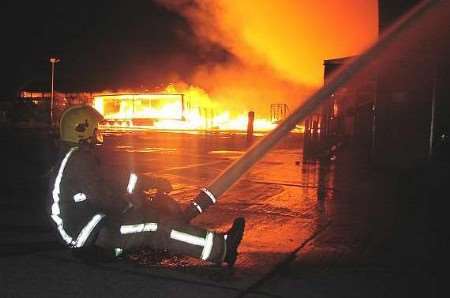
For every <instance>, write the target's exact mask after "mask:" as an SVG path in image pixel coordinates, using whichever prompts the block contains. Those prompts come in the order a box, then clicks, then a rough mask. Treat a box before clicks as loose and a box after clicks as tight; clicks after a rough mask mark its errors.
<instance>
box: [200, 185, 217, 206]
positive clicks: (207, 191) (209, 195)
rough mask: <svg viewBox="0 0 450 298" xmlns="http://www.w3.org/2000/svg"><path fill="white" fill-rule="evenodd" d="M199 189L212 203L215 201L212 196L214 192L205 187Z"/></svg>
mask: <svg viewBox="0 0 450 298" xmlns="http://www.w3.org/2000/svg"><path fill="white" fill-rule="evenodd" d="M200 190H201V191H203V192H204V193H205V194H206V195H207V196H208V197H209V198H210V199H211V202H213V204H215V203H216V197H215V196H214V194H213V193H212V192H210V191H209V190H207V189H206V188H202V189H200Z"/></svg>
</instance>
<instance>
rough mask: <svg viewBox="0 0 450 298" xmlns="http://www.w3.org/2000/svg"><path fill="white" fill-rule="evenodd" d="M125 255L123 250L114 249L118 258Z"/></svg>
mask: <svg viewBox="0 0 450 298" xmlns="http://www.w3.org/2000/svg"><path fill="white" fill-rule="evenodd" d="M122 253H123V249H121V248H114V255H115V256H116V257H118V256H120V255H121V254H122Z"/></svg>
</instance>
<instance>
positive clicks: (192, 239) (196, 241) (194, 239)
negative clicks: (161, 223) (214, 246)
mask: <svg viewBox="0 0 450 298" xmlns="http://www.w3.org/2000/svg"><path fill="white" fill-rule="evenodd" d="M170 238H172V239H175V240H179V241H183V242H186V243H189V244H193V245H198V246H205V239H204V238H202V237H198V236H194V235H190V234H187V233H183V232H179V231H176V230H172V231H170Z"/></svg>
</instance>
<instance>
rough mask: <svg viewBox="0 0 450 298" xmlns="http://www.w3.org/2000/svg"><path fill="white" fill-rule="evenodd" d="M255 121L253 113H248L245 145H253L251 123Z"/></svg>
mask: <svg viewBox="0 0 450 298" xmlns="http://www.w3.org/2000/svg"><path fill="white" fill-rule="evenodd" d="M254 121H255V112H253V111H250V112H248V122H247V144H248V145H250V144H252V143H253V123H254Z"/></svg>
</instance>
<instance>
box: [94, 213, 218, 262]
mask: <svg viewBox="0 0 450 298" xmlns="http://www.w3.org/2000/svg"><path fill="white" fill-rule="evenodd" d="M96 244H97V245H98V246H101V247H106V248H112V249H116V250H117V249H119V250H120V249H124V250H135V249H139V248H143V247H150V248H153V249H168V251H169V253H171V254H179V255H185V256H191V257H196V258H200V259H202V260H206V261H210V262H215V263H222V262H223V260H224V258H225V255H226V242H225V235H224V234H222V233H215V232H212V231H208V230H206V229H202V228H198V227H195V226H191V225H173V226H171V225H167V224H161V223H157V222H151V221H148V220H144V218H143V217H142V215H141V214H140V213H139V211H136V212H133V213H130V214H128V215H127V217H126V218H124V220H123V221H122V222H121V223H118V222H113V221H109V222H107V223H106V225H105V226H104V227H103V228H102V229H101V230H100V232H99V235H98V238H97V241H96Z"/></svg>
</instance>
